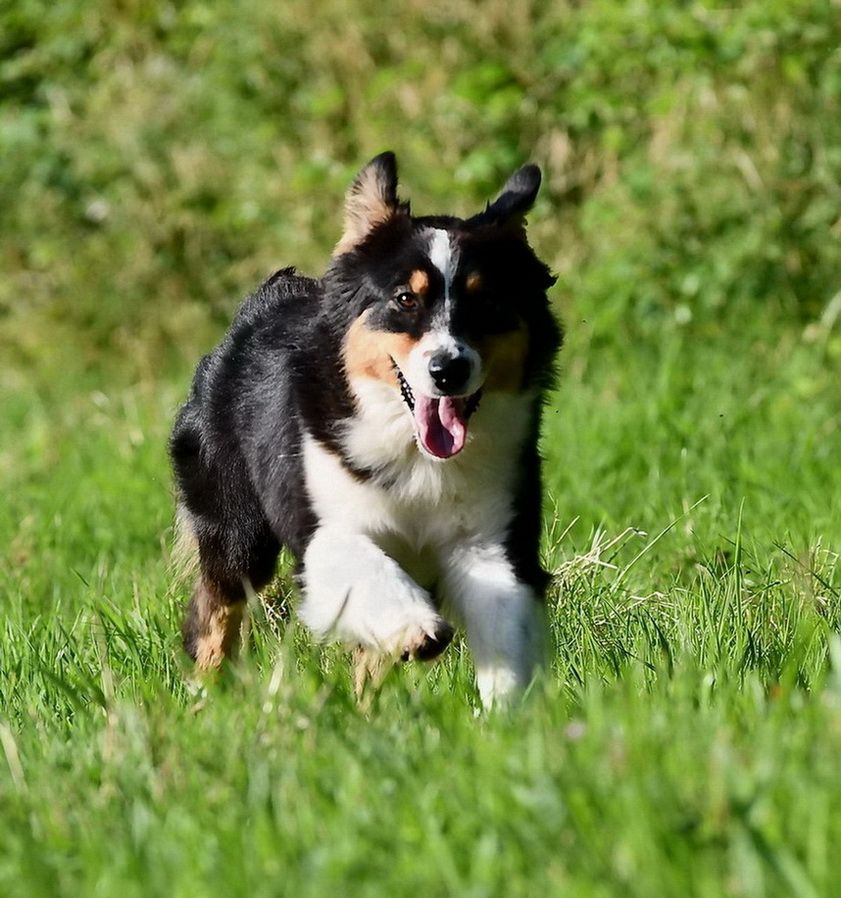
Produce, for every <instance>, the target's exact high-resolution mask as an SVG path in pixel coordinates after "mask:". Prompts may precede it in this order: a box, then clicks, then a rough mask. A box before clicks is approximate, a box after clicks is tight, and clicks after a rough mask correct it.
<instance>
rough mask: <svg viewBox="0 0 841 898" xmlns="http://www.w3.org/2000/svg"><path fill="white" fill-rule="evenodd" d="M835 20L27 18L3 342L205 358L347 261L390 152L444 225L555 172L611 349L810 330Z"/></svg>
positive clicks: (81, 359)
mask: <svg viewBox="0 0 841 898" xmlns="http://www.w3.org/2000/svg"><path fill="white" fill-rule="evenodd" d="M838 14H839V10H838V6H837V4H834V3H829V2H818V0H748V2H744V3H739V4H723V3H718V2H687V3H661V2H654V0H635V2H628V3H626V2H620V0H601V2H590V3H577V2H554V0H553V2H540V0H535V2H517V3H511V2H502V0H489V2H483V3H472V2H467V0H454V2H451V0H448V2H442V0H432V2H430V0H424V2H418V0H410V2H407V3H403V4H399V5H393V6H392V5H383V4H381V3H379V2H373V0H358V2H354V3H347V2H343V0H321V2H319V3H312V2H309V3H305V2H302V0H286V2H283V3H276V2H270V0H241V2H234V0H215V2H213V3H208V2H199V0H190V2H186V3H179V4H174V3H164V2H157V3H148V2H140V0H128V2H117V0H103V2H101V3H97V4H80V3H75V2H41V0H17V2H15V3H13V4H11V5H10V6H8V7H7V8H6V9H5V11H4V12H3V13H2V14H0V15H2V18H0V59H2V62H0V98H2V99H0V159H2V165H1V166H0V232H2V243H0V266H2V271H3V277H2V279H0V340H2V342H1V343H0V346H2V349H3V351H4V353H6V352H10V353H13V355H14V357H15V358H16V359H17V361H18V363H20V364H22V365H24V366H25V367H26V368H28V369H29V370H30V371H31V372H34V371H35V370H36V369H37V371H38V372H39V373H40V374H42V375H44V376H51V377H52V376H54V374H55V371H56V370H63V369H64V368H66V366H67V365H71V366H73V367H74V368H78V367H79V366H80V365H81V366H82V367H86V368H87V369H89V370H90V371H92V372H93V373H94V375H95V376H96V372H97V371H98V370H99V369H101V367H102V366H103V365H104V366H107V367H108V368H109V369H110V370H112V371H113V370H114V369H116V368H118V367H119V368H122V369H123V370H124V371H125V372H126V374H127V376H129V377H131V378H136V377H143V376H144V375H149V374H151V373H153V372H156V371H158V370H159V366H160V365H161V364H165V363H167V362H169V361H171V360H172V359H173V358H177V357H178V355H182V354H183V356H184V357H192V356H193V355H194V354H195V352H196V351H197V350H198V349H199V348H204V347H206V346H207V345H208V342H209V341H210V340H212V339H213V337H214V336H215V335H216V334H217V333H218V331H219V329H220V327H221V325H222V324H223V323H224V322H225V321H226V320H227V318H228V316H229V314H230V311H231V309H232V308H233V306H234V305H235V303H236V302H238V301H239V299H240V298H241V296H242V295H243V294H244V293H245V292H247V291H248V290H250V289H251V288H252V287H253V286H255V285H256V284H257V283H258V282H259V281H260V280H261V279H262V278H263V277H264V276H266V275H267V274H268V273H270V272H271V271H272V270H273V269H274V268H276V267H279V266H281V265H286V264H290V263H292V264H296V265H298V266H301V267H303V268H304V269H305V270H308V271H310V272H314V273H317V272H319V271H320V270H322V269H323V267H324V264H325V261H326V258H327V255H328V252H329V248H330V247H331V245H332V244H333V242H334V241H335V240H336V238H337V235H338V231H339V214H338V213H339V210H338V204H339V202H340V197H341V194H342V193H343V191H344V189H345V187H346V185H347V183H348V180H349V178H350V177H351V176H352V174H353V173H354V171H355V170H356V168H357V167H358V166H359V165H361V164H362V163H363V162H364V161H366V160H367V159H368V158H369V157H370V156H372V155H373V154H374V153H376V152H379V151H380V150H382V149H384V148H393V149H394V150H396V151H397V153H398V156H399V159H400V162H401V167H402V175H403V181H404V184H405V185H406V192H407V194H409V195H411V197H412V198H413V200H414V202H415V205H416V206H417V207H418V208H420V209H423V210H426V211H433V210H434V211H444V210H447V211H450V210H454V211H456V212H468V211H470V210H472V209H475V208H476V207H477V205H478V204H480V203H481V202H483V201H484V200H485V199H486V198H488V197H489V196H490V195H491V194H493V192H494V191H495V190H496V189H497V188H498V187H499V186H500V184H501V182H502V181H503V179H504V178H505V176H506V175H507V174H508V173H509V171H510V170H511V169H512V168H513V167H514V166H516V165H517V164H519V163H521V162H523V161H525V160H527V159H535V160H537V161H538V162H540V163H541V164H542V166H543V168H544V171H545V175H546V189H545V191H544V193H543V194H542V199H541V200H540V203H539V205H538V207H537V209H536V210H535V213H534V215H533V234H534V241H535V242H536V243H537V245H538V247H539V249H540V250H541V252H542V253H543V254H544V255H545V256H546V257H547V258H549V259H550V261H551V263H552V265H553V266H554V268H555V269H556V270H557V271H558V272H559V273H560V274H561V287H560V289H559V291H558V294H557V295H558V296H559V297H560V301H561V303H562V305H563V306H564V311H565V314H566V315H567V316H568V317H570V318H572V317H575V316H579V317H584V318H587V317H590V318H591V319H592V318H593V315H592V314H591V313H593V312H594V311H595V312H596V315H595V321H594V327H595V329H596V336H599V335H604V334H605V333H610V332H611V331H612V330H614V329H615V328H616V327H617V326H620V327H623V328H628V329H630V331H631V332H632V333H633V332H639V333H643V332H646V331H651V332H656V331H657V329H659V328H661V327H663V326H669V327H671V326H676V325H677V326H681V325H683V326H687V325H689V324H691V322H693V321H694V322H700V323H703V324H704V325H706V324H713V325H716V326H718V325H720V323H721V322H722V321H723V320H727V321H728V322H730V323H732V322H733V321H738V320H740V321H743V322H745V326H749V325H747V321H748V320H749V318H750V317H751V316H762V317H768V316H771V317H774V316H776V315H782V316H784V317H790V318H794V319H804V320H809V319H811V318H814V317H815V316H817V315H819V314H820V313H821V310H823V309H824V308H825V306H826V305H827V303H828V302H829V301H830V300H831V298H832V297H833V295H834V294H835V293H836V292H837V291H838V288H839V274H841V243H839V236H841V219H839V209H841V186H839V185H840V184H841V108H839V99H840V98H841V52H839V46H838V33H839V32H838ZM734 309H735V310H736V316H737V317H736V318H732V317H731V316H730V312H731V310H734ZM112 376H113V375H112Z"/></svg>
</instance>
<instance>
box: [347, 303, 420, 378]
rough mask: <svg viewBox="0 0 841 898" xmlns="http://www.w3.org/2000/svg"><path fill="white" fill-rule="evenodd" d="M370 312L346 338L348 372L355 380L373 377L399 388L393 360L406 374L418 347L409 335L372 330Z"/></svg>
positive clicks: (352, 326)
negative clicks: (409, 362)
mask: <svg viewBox="0 0 841 898" xmlns="http://www.w3.org/2000/svg"><path fill="white" fill-rule="evenodd" d="M367 318H368V313H367V312H366V313H365V314H364V315H362V316H361V317H360V318H357V319H356V321H354V322H353V324H352V325H351V328H350V330H349V331H348V335H347V337H346V338H345V346H344V357H345V370H346V371H347V375H348V377H349V378H350V379H351V380H353V379H354V378H357V377H371V378H374V379H375V380H381V381H384V382H385V383H387V384H391V385H392V386H395V387H396V386H398V382H397V374H396V373H395V371H394V366H393V365H392V364H391V360H392V359H394V361H395V362H397V364H398V365H399V366H400V367H401V369H403V370H405V368H406V360H407V358H408V355H409V353H410V352H411V351H412V349H413V348H414V346H415V341H414V340H413V339H412V338H411V337H410V336H408V334H392V333H389V332H388V331H375V330H371V329H370V328H369V327H368V326H367V324H366V319H367Z"/></svg>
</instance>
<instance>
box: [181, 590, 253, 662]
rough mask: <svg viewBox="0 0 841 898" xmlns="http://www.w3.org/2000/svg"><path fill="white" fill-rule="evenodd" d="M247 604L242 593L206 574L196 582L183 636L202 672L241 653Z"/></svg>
mask: <svg viewBox="0 0 841 898" xmlns="http://www.w3.org/2000/svg"><path fill="white" fill-rule="evenodd" d="M245 607H246V603H245V600H244V597H240V596H239V594H238V591H233V590H229V589H226V588H225V587H223V586H221V585H220V584H218V583H214V582H213V581H212V580H209V579H208V578H207V577H205V576H204V575H203V574H202V575H201V576H200V577H199V579H198V581H197V582H196V585H195V588H194V589H193V595H192V598H191V599H190V604H189V605H188V607H187V616H186V618H185V619H184V626H183V629H182V635H183V637H184V648H185V649H186V651H187V654H188V655H190V657H191V658H192V659H193V660H194V661H195V662H196V664H197V665H198V667H199V668H200V669H201V670H209V669H212V668H214V667H218V666H219V665H220V664H221V663H222V661H223V660H224V659H225V658H233V657H235V656H236V653H237V651H238V649H239V639H240V635H239V634H240V628H241V626H242V621H243V616H244V613H245Z"/></svg>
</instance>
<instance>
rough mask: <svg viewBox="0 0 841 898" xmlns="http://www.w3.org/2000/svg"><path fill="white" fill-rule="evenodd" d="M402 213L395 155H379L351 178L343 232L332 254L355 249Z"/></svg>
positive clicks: (346, 200)
mask: <svg viewBox="0 0 841 898" xmlns="http://www.w3.org/2000/svg"><path fill="white" fill-rule="evenodd" d="M401 209H402V206H401V203H400V200H399V199H398V198H397V159H396V158H395V156H394V153H391V152H388V153H380V155H379V156H375V157H374V158H373V159H372V160H371V161H370V162H369V163H368V164H367V165H366V166H365V167H364V168H363V169H362V171H360V172H359V174H358V175H357V176H356V177H355V178H354V180H353V183H352V184H351V185H350V189H349V190H348V192H347V195H346V196H345V230H344V233H343V234H342V239H341V240H340V241H339V243H338V245H337V246H336V250H335V254H336V255H341V254H342V253H346V252H349V251H350V250H352V249H353V248H354V247H356V246H358V245H359V244H360V243H361V242H362V241H363V240H364V239H365V237H367V236H368V234H370V233H371V231H372V230H373V229H374V228H375V227H376V226H377V225H380V224H382V223H383V222H385V221H388V219H389V218H391V217H392V216H393V215H395V214H396V213H397V212H399V211H401Z"/></svg>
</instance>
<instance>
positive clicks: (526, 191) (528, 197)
mask: <svg viewBox="0 0 841 898" xmlns="http://www.w3.org/2000/svg"><path fill="white" fill-rule="evenodd" d="M538 190H540V169H539V168H538V167H537V166H536V165H531V164H530V165H524V166H523V167H522V168H518V169H517V171H515V172H514V174H513V175H511V177H510V178H509V179H508V180H507V181H506V182H505V186H504V187H503V188H502V192H501V193H500V195H499V196H498V197H497V198H496V199H495V200H494V201H493V202H492V203H489V204H488V207H487V209H485V211H484V212H480V213H479V214H478V215H474V216H473V218H471V219H470V220H469V221H468V222H467V223H468V225H478V226H482V225H494V224H498V225H508V226H513V227H515V228H522V227H523V223H524V219H525V215H526V213H527V212H528V211H529V209H531V207H532V206H533V205H534V200H535V198H536V197H537V191H538Z"/></svg>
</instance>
